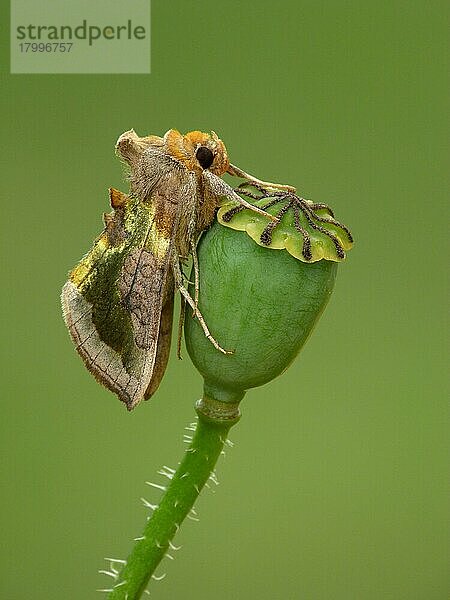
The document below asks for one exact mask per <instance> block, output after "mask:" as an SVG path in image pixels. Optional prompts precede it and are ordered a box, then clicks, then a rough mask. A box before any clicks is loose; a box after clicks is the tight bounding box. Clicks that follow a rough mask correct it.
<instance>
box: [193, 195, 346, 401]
mask: <svg viewBox="0 0 450 600" xmlns="http://www.w3.org/2000/svg"><path fill="white" fill-rule="evenodd" d="M293 198H296V201H297V200H298V201H299V202H301V201H302V202H305V203H306V202H307V201H303V200H302V199H298V198H297V197H294V196H293V195H292V197H291V196H290V197H289V199H288V200H289V202H292V201H293ZM269 200H271V199H270V198H264V199H257V202H256V204H257V205H259V206H260V207H263V208H264V209H266V210H268V211H269V212H271V213H272V214H277V215H278V217H279V219H280V221H279V224H278V225H276V224H275V225H272V224H271V223H269V224H268V222H267V221H268V220H267V219H265V222H264V217H261V216H260V215H258V214H256V213H252V211H249V210H243V209H241V208H240V207H239V206H238V205H233V204H227V205H226V206H224V207H222V208H221V209H220V211H219V215H218V219H219V221H221V222H222V223H223V224H224V225H227V226H226V227H224V226H223V225H221V224H219V223H217V222H216V223H214V225H213V226H212V227H211V229H210V230H209V231H208V232H206V234H204V236H203V237H202V239H201V241H200V243H199V247H198V259H199V267H200V277H199V280H200V297H199V309H200V312H201V313H202V315H203V317H204V318H205V321H206V323H207V324H208V327H209V329H210V332H211V334H212V336H213V337H214V338H215V339H216V340H217V341H218V342H219V343H220V345H221V346H222V348H225V349H226V350H232V351H233V354H228V355H224V354H222V353H221V352H219V351H218V350H216V349H215V348H214V347H213V345H212V344H211V343H210V341H209V340H208V339H206V337H205V335H204V333H203V331H202V329H201V327H200V326H199V323H198V321H197V319H193V318H192V310H190V309H189V308H188V309H187V312H186V319H185V339H186V345H187V350H188V353H189V355H190V357H191V359H192V361H193V363H194V365H195V366H196V368H197V369H198V371H199V372H200V373H201V374H202V376H203V378H204V392H205V396H207V397H208V398H212V399H215V400H218V401H221V402H232V403H237V402H239V401H240V400H241V399H242V397H243V396H244V394H245V391H246V390H247V389H249V388H253V387H257V386H260V385H263V384H264V383H267V382H269V381H271V380H272V379H274V378H275V377H277V376H278V375H280V374H281V373H282V372H283V371H284V370H285V369H286V368H287V367H288V366H289V365H290V364H291V362H292V361H293V360H294V358H295V357H296V355H297V354H298V352H299V351H300V349H301V348H302V346H303V344H304V343H305V342H306V340H307V339H308V337H309V335H310V333H311V331H312V329H313V328H314V325H315V324H316V322H317V320H318V318H319V317H320V315H321V313H322V311H323V310H324V308H325V306H326V304H327V302H328V300H329V298H330V295H331V292H332V290H333V286H334V281H335V276H336V270H337V262H338V261H339V260H342V259H343V258H344V256H345V253H344V249H349V248H350V247H351V244H352V239H351V235H350V233H349V232H348V230H347V229H346V228H345V227H344V226H342V225H340V224H339V223H338V222H337V221H334V218H333V216H332V212H331V210H330V209H328V207H326V208H325V205H314V206H317V207H318V210H317V213H314V212H312V211H310V212H308V214H306V216H305V215H304V213H303V212H302V211H301V210H299V211H296V210H292V211H291V210H289V209H290V208H292V206H289V207H288V209H286V208H285V206H287V202H288V200H286V198H285V199H284V203H282V207H281V210H280V206H278V207H276V206H275V205H276V204H277V202H272V204H271V207H270V208H269V207H266V205H267V203H268V201H269ZM264 201H265V203H266V205H265V204H264ZM278 202H281V199H280V200H279V201H278ZM307 206H308V205H307ZM309 206H312V203H309ZM327 209H328V211H329V212H328V211H327ZM277 210H278V211H279V212H278V213H277ZM283 211H284V212H283ZM281 212H282V214H280V213H281ZM311 215H312V216H311ZM313 217H315V219H317V221H316V220H315V219H313ZM301 219H302V220H301ZM325 221H329V223H330V226H329V228H328V227H327V229H328V233H326V230H325V228H324V225H325V226H327V225H328V224H327V223H324V222H325ZM296 224H297V225H298V227H295V225H296ZM307 228H309V230H310V234H308V232H307ZM233 229H238V230H241V231H233ZM277 229H278V231H277ZM245 232H247V233H245ZM330 232H331V234H330ZM247 234H248V235H247ZM251 238H253V239H251ZM254 240H255V241H256V242H257V243H255V241H254ZM264 246H265V247H264ZM285 248H286V249H285ZM324 255H326V256H327V258H328V260H324V259H323V256H324ZM321 259H322V260H321ZM192 280H193V275H192V277H191V281H192ZM190 291H191V293H192V294H193V289H192V288H191V290H190Z"/></svg>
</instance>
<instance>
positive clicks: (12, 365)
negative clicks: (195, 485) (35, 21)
mask: <svg viewBox="0 0 450 600" xmlns="http://www.w3.org/2000/svg"><path fill="white" fill-rule="evenodd" d="M446 13H448V8H447V3H444V2H438V1H432V2H400V1H394V2H392V1H391V2H376V3H375V2H366V1H363V2H354V1H353V2H351V1H348V2H345V1H342V2H341V1H330V2H317V1H310V2H307V1H300V2H294V1H285V2H279V3H275V2H267V1H260V2H254V3H252V2H237V1H234V0H232V1H228V2H224V3H218V2H210V1H206V0H201V1H197V2H186V1H184V2H182V1H181V0H177V1H176V0H171V1H170V2H162V1H161V0H155V1H154V2H153V6H152V73H151V74H150V75H117V76H111V75H9V74H8V70H9V62H8V54H7V49H6V46H7V45H8V40H7V39H6V38H7V36H6V35H5V32H4V35H3V38H4V39H3V42H4V46H5V48H4V54H3V61H2V64H3V72H2V80H1V84H2V85H1V107H0V108H1V112H0V115H1V131H2V146H3V148H2V158H1V165H2V167H3V169H2V198H3V199H2V204H1V210H2V215H1V217H2V218H1V223H2V231H1V238H0V241H1V265H2V269H3V276H2V308H1V318H2V341H3V344H2V363H1V364H2V394H1V396H2V410H1V424H2V431H1V443H2V455H1V456H2V460H1V488H2V511H1V515H2V524H1V531H2V543H1V553H2V555H1V562H0V564H1V578H0V596H1V597H2V598H5V599H7V600H25V599H26V600H28V599H29V598H33V599H34V600H40V599H46V600H54V599H55V600H56V599H58V600H60V599H64V600H72V599H77V600H78V599H83V600H84V599H86V600H89V599H90V598H98V597H101V596H100V595H99V594H98V593H96V592H95V591H94V590H95V589H96V588H101V587H105V586H107V585H108V583H109V579H108V578H106V577H104V576H101V575H99V574H97V570H98V569H102V568H104V567H105V563H104V562H103V561H102V558H103V557H105V556H112V557H115V558H125V556H126V554H127V552H128V550H129V549H130V547H131V539H132V538H133V537H134V536H136V535H139V534H140V531H141V528H142V526H143V523H144V521H145V515H146V510H145V509H144V508H143V507H142V506H140V501H139V498H140V497H141V496H144V495H145V496H146V497H147V499H149V500H150V501H153V500H156V499H157V494H154V493H152V492H151V490H150V489H149V488H148V487H147V486H145V484H144V481H145V480H149V479H150V480H153V481H160V477H159V476H157V475H156V472H157V470H158V469H159V468H160V467H161V466H162V465H163V464H167V465H169V466H175V465H176V463H177V461H178V460H179V459H180V458H181V454H182V452H183V447H184V445H183V443H182V433H183V427H184V426H185V425H187V424H188V423H189V422H190V421H191V420H192V417H193V414H194V412H193V408H192V406H193V402H194V401H195V400H196V399H197V398H198V397H199V395H200V393H201V379H200V377H199V375H198V374H197V373H196V372H195V370H194V369H193V367H192V366H191V364H190V361H189V359H188V357H185V359H184V360H183V361H181V362H179V361H177V360H176V359H175V357H174V356H172V359H171V362H170V365H169V368H168V371H167V373H166V376H165V378H164V380H163V383H162V385H161V388H160V390H159V391H158V393H157V395H156V396H155V397H154V399H153V400H152V401H151V403H149V404H145V405H142V406H140V407H139V408H138V409H137V410H136V411H135V412H133V413H132V414H128V413H127V412H126V411H125V409H124V407H123V406H122V405H121V404H120V403H119V401H118V400H117V399H116V398H115V397H114V396H112V395H111V394H110V393H109V392H107V391H106V390H104V389H102V388H101V387H100V386H99V385H97V384H96V383H95V381H94V380H93V379H92V377H91V376H90V375H89V373H88V372H87V371H86V370H85V369H84V368H83V366H82V363H81V361H80V359H79V358H78V357H77V356H76V353H75V351H74V349H73V348H72V345H71V342H70V340H69V337H68V334H67V332H66V331H65V328H64V325H63V322H62V319H61V316H60V307H59V297H58V296H59V291H60V288H61V286H62V284H63V282H64V280H65V278H66V273H67V271H68V270H69V269H70V268H71V267H72V266H73V265H74V264H75V262H77V261H78V259H79V258H80V257H81V255H82V254H83V253H84V252H86V251H87V250H88V248H89V247H90V243H91V241H92V239H93V238H94V237H95V236H96V235H97V234H98V232H99V231H100V229H101V213H102V211H104V210H108V203H107V193H106V191H107V188H108V186H115V187H118V188H119V189H123V190H126V185H125V184H124V183H123V181H122V172H121V166H120V163H119V161H118V160H117V159H116V158H115V157H114V143H115V141H116V139H117V137H118V135H119V134H120V133H122V132H123V131H125V130H127V129H129V128H131V127H133V128H135V129H136V131H137V132H138V133H140V134H141V135H144V134H147V133H157V134H162V133H164V132H165V131H166V130H167V129H169V128H171V127H176V128H178V129H180V130H181V131H189V130H191V129H202V130H210V129H214V130H216V131H217V132H218V133H219V134H220V136H221V137H222V138H223V140H224V141H225V142H226V144H227V146H228V150H229V153H230V156H231V158H232V161H233V162H234V163H235V164H238V165H239V166H240V167H242V168H244V169H245V170H248V171H250V172H252V173H254V174H256V175H258V176H260V177H262V178H264V179H269V180H270V179H272V180H277V181H283V182H286V183H291V184H295V185H297V186H298V187H299V189H300V190H301V191H302V193H303V195H304V196H306V197H307V198H311V199H314V200H315V201H325V202H329V203H330V204H331V205H332V206H333V207H334V208H335V211H336V214H337V217H338V218H340V219H342V221H343V222H345V223H346V224H347V225H348V226H349V227H350V228H351V229H352V231H353V233H354V235H355V238H356V244H355V247H354V249H353V250H352V251H351V252H350V253H349V257H348V260H347V261H346V262H345V263H344V264H342V265H341V266H340V268H339V273H338V280H337V284H336V289H335V293H334V295H333V297H332V299H331V302H330V304H329V306H328V307H327V309H326V311H325V314H324V315H323V317H322V319H321V321H320V323H319V325H318V327H317V330H316V332H315V333H314V335H313V336H312V338H311V340H310V341H309V342H308V344H307V345H306V347H305V349H304V350H303V352H302V354H301V356H300V357H299V359H297V361H296V362H295V364H294V365H293V366H292V367H291V368H290V369H289V371H288V372H287V373H285V374H284V375H283V376H282V377H281V378H279V379H277V380H276V381H273V382H272V383H271V384H269V385H267V386H265V387H264V388H261V389H257V390H253V391H251V392H249V393H248V394H247V396H246V398H245V400H244V402H243V418H242V420H241V422H240V424H239V425H238V426H237V427H236V428H235V430H234V431H232V435H231V439H232V440H233V441H234V442H235V447H234V448H233V449H232V450H228V451H227V455H226V457H225V458H224V459H223V460H222V461H221V463H220V464H219V468H218V475H219V480H220V482H221V484H220V486H219V487H218V488H217V491H216V493H215V494H212V493H210V492H208V491H205V493H204V494H203V495H202V497H201V498H200V500H199V502H198V505H197V510H198V513H199V516H200V523H194V522H191V521H187V523H186V524H185V526H184V527H183V529H182V531H181V532H180V534H179V535H178V537H177V539H176V543H177V544H178V543H181V544H183V549H182V550H180V551H179V552H178V553H177V554H176V558H175V561H173V562H172V561H169V560H165V561H164V564H163V565H161V566H160V568H159V570H158V573H162V572H164V571H167V573H168V575H167V577H166V579H165V580H164V581H163V582H162V583H156V582H153V586H152V590H153V591H152V596H153V597H154V598H159V599H160V600H165V599H174V598H185V599H190V598H196V599H200V598H212V597H214V598H215V599H216V600H225V599H226V600H229V599H230V598H233V599H235V598H236V599H245V600H256V599H264V600H265V599H278V598H280V599H285V598H287V599H301V600H341V599H342V600H445V599H446V598H448V593H449V581H448V573H447V564H448V558H449V553H448V532H447V531H446V523H448V511H447V506H446V487H447V486H446V483H447V468H446V467H447V464H446V463H447V458H446V449H447V448H448V446H447V440H446V434H447V427H448V412H447V409H446V391H448V388H447V390H446V378H445V372H446V370H445V365H446V361H445V341H446V340H445V333H444V331H445V325H446V319H445V316H444V310H443V307H444V305H445V302H444V295H445V292H446V288H445V281H444V280H445V276H444V274H445V266H444V264H445V263H444V256H445V253H446V250H447V248H446V245H445V239H444V223H445V220H446V219H445V217H446V216H448V211H447V202H446V200H444V193H443V192H444V189H445V184H446V182H445V180H444V178H445V171H444V164H445V158H446V156H445V154H446V151H447V150H448V146H447V134H448V123H447V122H446V120H445V117H444V108H445V104H446V102H447V95H446V81H445V67H446V64H445V63H447V62H448V53H447V52H448V50H447V47H446V40H445V35H446V18H447V16H448V14H446ZM5 19H6V20H4V22H8V15H6V16H5ZM172 354H173V353H172Z"/></svg>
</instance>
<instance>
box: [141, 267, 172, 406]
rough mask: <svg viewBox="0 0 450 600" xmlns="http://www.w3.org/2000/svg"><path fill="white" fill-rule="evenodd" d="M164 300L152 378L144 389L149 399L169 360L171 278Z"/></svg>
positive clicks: (159, 381) (146, 398)
mask: <svg viewBox="0 0 450 600" xmlns="http://www.w3.org/2000/svg"><path fill="white" fill-rule="evenodd" d="M165 297H166V300H165V302H164V304H163V308H162V311H161V322H160V324H159V335H158V345H157V348H156V358H155V364H154V366H153V373H152V378H151V379H150V383H149V385H148V387H147V389H146V391H145V394H144V399H145V400H149V399H150V397H151V396H152V395H153V394H154V393H155V392H156V390H157V389H158V387H159V384H160V383H161V380H162V378H163V375H164V372H165V370H166V367H167V361H168V360H169V353H170V340H171V337H172V320H173V300H174V291H173V280H172V278H171V281H170V285H169V286H168V289H167V293H165Z"/></svg>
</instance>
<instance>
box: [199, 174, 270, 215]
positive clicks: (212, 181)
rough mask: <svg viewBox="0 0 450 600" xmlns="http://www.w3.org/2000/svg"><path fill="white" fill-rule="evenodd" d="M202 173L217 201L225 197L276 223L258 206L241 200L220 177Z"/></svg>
mask: <svg viewBox="0 0 450 600" xmlns="http://www.w3.org/2000/svg"><path fill="white" fill-rule="evenodd" d="M203 173H204V175H203V176H204V177H205V178H206V180H207V182H208V184H209V187H210V191H211V192H212V194H213V195H214V196H216V197H217V198H218V199H219V198H220V197H222V196H225V197H226V198H228V199H229V200H234V202H237V203H238V204H240V205H241V206H243V207H244V208H248V209H249V210H252V211H253V212H256V213H258V214H260V215H263V216H264V217H267V218H268V219H269V220H270V221H275V223H277V222H278V219H277V218H276V217H274V216H273V215H271V214H269V213H268V212H266V211H264V210H262V209H261V208H259V207H258V206H255V205H254V204H250V202H247V200H244V198H241V197H240V196H239V195H238V194H236V192H235V191H234V190H233V188H232V187H231V186H230V185H228V183H226V182H225V181H223V179H220V177H217V175H214V173H211V172H210V171H206V170H205V171H203Z"/></svg>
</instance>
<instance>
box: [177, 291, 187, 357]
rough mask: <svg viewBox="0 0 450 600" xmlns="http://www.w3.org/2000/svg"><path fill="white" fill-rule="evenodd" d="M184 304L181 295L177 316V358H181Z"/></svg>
mask: <svg viewBox="0 0 450 600" xmlns="http://www.w3.org/2000/svg"><path fill="white" fill-rule="evenodd" d="M185 306H186V300H185V299H184V296H181V306H180V316H179V318H178V339H177V358H178V359H180V360H181V359H182V358H183V357H182V356H181V338H182V337H183V326H184V310H185Z"/></svg>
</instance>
